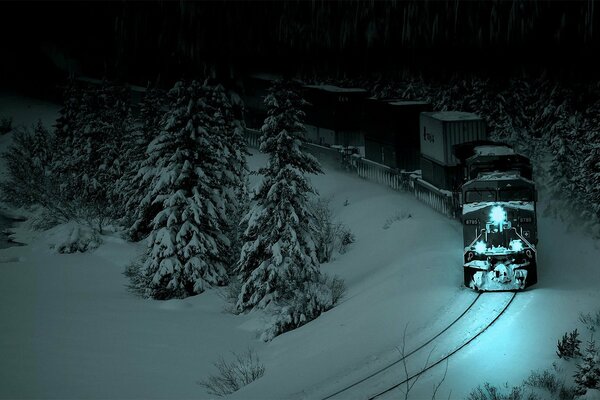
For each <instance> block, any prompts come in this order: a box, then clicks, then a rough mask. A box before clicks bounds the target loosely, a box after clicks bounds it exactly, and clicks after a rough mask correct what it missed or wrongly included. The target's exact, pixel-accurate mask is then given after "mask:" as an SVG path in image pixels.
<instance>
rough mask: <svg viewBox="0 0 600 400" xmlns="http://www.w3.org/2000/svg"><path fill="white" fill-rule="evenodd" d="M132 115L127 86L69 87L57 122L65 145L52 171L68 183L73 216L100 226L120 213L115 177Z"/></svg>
mask: <svg viewBox="0 0 600 400" xmlns="http://www.w3.org/2000/svg"><path fill="white" fill-rule="evenodd" d="M130 117H131V114H130V107H129V102H128V94H127V91H126V89H125V88H122V87H116V86H111V85H109V84H108V83H106V82H104V83H103V84H102V85H101V86H100V87H89V86H88V87H82V86H81V85H79V84H77V83H73V82H71V83H70V84H68V85H67V88H66V90H65V104H64V107H63V108H62V109H61V112H60V116H59V118H58V120H57V123H56V125H55V132H56V138H57V140H58V142H59V143H60V144H61V146H60V152H59V153H58V154H57V156H56V157H54V162H53V165H52V172H53V174H54V175H56V176H60V180H61V181H63V185H62V190H63V191H64V193H65V201H67V202H71V203H73V204H75V203H77V206H76V207H72V208H73V209H77V215H73V219H79V220H86V221H87V222H88V223H89V224H93V225H94V227H95V228H96V229H98V230H102V226H103V224H104V223H105V222H107V220H109V219H111V218H114V217H116V216H118V214H119V204H120V203H119V201H118V190H117V188H116V181H117V179H118V178H119V177H120V175H121V174H122V167H123V163H124V162H125V160H124V159H123V158H122V153H121V143H122V141H123V139H124V137H125V136H127V134H126V131H127V130H128V129H131V126H132V123H131V118H130Z"/></svg>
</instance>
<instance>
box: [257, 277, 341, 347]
mask: <svg viewBox="0 0 600 400" xmlns="http://www.w3.org/2000/svg"><path fill="white" fill-rule="evenodd" d="M345 290H346V289H345V285H344V282H343V281H342V280H341V279H339V278H337V277H333V278H329V277H328V276H327V275H324V274H321V275H320V278H319V280H318V281H317V282H304V283H303V284H301V285H298V286H297V287H289V288H287V289H286V293H285V295H284V297H283V298H281V299H280V300H279V301H278V302H277V305H274V306H272V307H271V313H272V318H271V320H270V322H269V323H268V325H267V327H266V329H265V330H264V332H263V333H262V335H261V339H262V340H264V341H269V340H271V339H273V338H274V337H275V336H277V335H280V334H282V333H284V332H287V331H290V330H292V329H296V328H298V327H300V326H302V325H304V324H306V323H307V322H310V321H312V320H313V319H315V318H317V317H318V316H319V315H321V314H322V313H323V312H325V311H328V310H330V309H332V308H333V307H334V306H335V305H336V304H337V302H338V301H339V300H340V299H341V298H342V296H343V295H344V293H345Z"/></svg>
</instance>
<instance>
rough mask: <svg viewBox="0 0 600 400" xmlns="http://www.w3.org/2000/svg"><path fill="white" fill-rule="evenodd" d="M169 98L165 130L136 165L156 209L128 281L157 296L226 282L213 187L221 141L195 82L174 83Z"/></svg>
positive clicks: (219, 209)
mask: <svg viewBox="0 0 600 400" xmlns="http://www.w3.org/2000/svg"><path fill="white" fill-rule="evenodd" d="M169 96H170V98H171V105H170V108H169V110H168V111H167V112H166V114H165V117H164V123H163V130H162V131H161V132H160V134H159V135H158V137H157V138H156V139H154V140H153V141H152V143H151V144H150V145H149V146H148V161H149V162H148V163H147V165H146V166H145V168H144V169H143V170H142V173H143V174H144V179H145V180H149V187H150V188H151V190H150V191H149V192H148V193H147V196H146V198H145V200H144V201H146V202H147V203H148V204H152V205H158V206H159V208H160V209H161V210H160V211H159V212H158V214H157V215H156V216H155V217H154V219H153V221H152V223H153V230H152V233H151V234H150V237H149V241H148V251H147V258H146V261H145V262H144V264H143V266H142V268H141V270H140V271H139V275H138V276H137V277H135V279H134V280H137V282H138V283H140V282H141V283H140V284H142V285H144V286H145V287H144V294H145V295H146V296H149V297H153V298H155V299H167V298H174V297H186V296H190V295H194V294H198V293H201V292H203V291H204V290H205V289H207V288H208V287H210V286H213V285H221V284H223V283H225V280H226V272H225V267H224V265H225V261H224V258H225V254H227V253H228V251H229V242H228V240H227V238H226V237H225V235H224V234H223V232H222V229H223V225H224V218H225V210H224V207H223V200H222V199H221V197H220V190H219V185H220V180H219V179H220V171H219V162H220V161H219V160H220V158H221V157H222V146H221V144H220V142H219V141H218V140H217V137H216V135H215V134H214V133H213V131H212V130H211V129H210V127H208V126H206V124H205V123H204V120H205V119H206V118H207V117H206V111H207V107H206V103H205V98H204V97H203V96H204V93H203V89H202V87H201V86H200V85H199V84H198V83H197V82H192V83H191V84H189V85H185V84H183V83H178V84H176V85H175V87H174V88H173V89H172V90H171V91H170V93H169ZM140 276H141V278H140Z"/></svg>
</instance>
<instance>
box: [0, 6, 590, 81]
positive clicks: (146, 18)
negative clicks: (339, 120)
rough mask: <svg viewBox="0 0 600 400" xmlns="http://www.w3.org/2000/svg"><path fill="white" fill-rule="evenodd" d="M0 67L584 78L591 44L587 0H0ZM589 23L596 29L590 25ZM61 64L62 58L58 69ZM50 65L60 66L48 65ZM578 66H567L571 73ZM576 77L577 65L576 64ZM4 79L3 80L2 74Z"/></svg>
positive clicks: (162, 73)
mask: <svg viewBox="0 0 600 400" xmlns="http://www.w3.org/2000/svg"><path fill="white" fill-rule="evenodd" d="M0 8H1V10H2V14H3V15H5V16H8V17H9V18H5V19H4V20H5V21H10V22H9V23H8V24H3V27H2V28H1V29H3V30H5V32H2V33H3V34H2V41H4V42H6V43H4V44H5V46H3V49H4V51H3V53H4V54H3V56H4V57H3V58H4V59H5V60H8V61H9V62H8V63H6V64H5V66H4V67H3V68H5V69H7V71H5V72H10V73H11V74H3V75H4V76H5V77H6V76H11V75H12V77H13V78H9V79H10V80H12V79H14V76H15V75H19V76H20V77H21V78H24V77H26V76H29V77H30V78H31V76H32V75H35V76H37V75H39V73H40V72H44V73H45V74H50V72H51V71H53V70H54V71H55V72H56V70H57V68H56V67H55V64H57V63H58V64H60V63H62V64H63V65H62V66H61V68H63V70H64V69H72V70H77V71H76V72H80V73H83V74H85V75H90V76H94V77H101V76H106V77H108V78H110V79H118V80H124V81H130V82H135V83H141V84H145V83H146V82H147V81H151V82H156V80H157V79H158V80H162V81H164V85H167V86H169V85H170V84H171V83H172V81H174V80H176V79H179V78H181V77H182V76H185V77H190V78H193V77H198V76H206V75H215V74H216V75H217V76H218V78H219V80H221V81H227V80H228V79H232V78H235V77H236V76H238V75H239V72H240V71H243V70H245V69H248V68H251V69H264V68H267V67H268V68H271V69H278V70H284V71H285V70H288V71H290V72H292V73H301V74H306V73H314V74H323V73H324V74H327V75H331V74H336V75H340V76H341V75H355V74H365V73H372V72H379V73H381V72H383V73H391V72H394V71H398V70H399V69H402V68H405V67H412V68H416V69H419V70H425V71H426V72H427V71H429V72H431V73H434V74H439V73H448V71H450V72H451V73H454V72H460V71H463V70H486V71H489V72H495V73H496V72H510V73H514V72H515V69H519V70H520V69H522V68H523V67H524V66H525V67H526V68H530V69H532V70H533V71H537V70H539V69H540V68H543V69H551V70H557V71H559V72H560V73H563V74H566V75H567V76H569V75H570V74H573V75H577V76H578V77H580V76H582V75H581V74H582V71H583V72H588V73H593V72H594V71H595V70H596V69H597V68H596V67H597V63H596V62H595V61H594V60H593V54H594V52H595V50H597V49H598V48H599V47H600V46H599V43H600V38H599V35H598V34H597V33H596V32H595V29H594V27H595V26H596V27H599V26H600V25H599V23H600V21H598V19H599V18H598V10H596V8H598V7H597V5H596V4H594V2H593V1H535V0H512V1H464V0H447V1H385V2H384V1H381V2H378V1H323V0H321V1H319V0H314V1H286V2H275V1H273V2H264V1H244V2H240V1H227V2H226V1H223V2H175V1H173V2H164V1H153V2H134V1H120V2H104V3H100V2H81V3H75V2H64V3H54V2H53V3H29V2H28V3H25V4H21V3H18V2H14V3H4V4H2V5H1V6H0ZM596 30H597V29H596ZM65 65H68V66H67V67H65ZM58 70H60V69H58ZM575 71H576V74H575ZM584 75H585V74H584ZM9 79H5V80H7V81H8V80H9Z"/></svg>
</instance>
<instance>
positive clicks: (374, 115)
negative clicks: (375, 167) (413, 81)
mask: <svg viewBox="0 0 600 400" xmlns="http://www.w3.org/2000/svg"><path fill="white" fill-rule="evenodd" d="M431 108H432V107H431V104H429V103H427V102H424V101H405V100H377V99H374V98H369V99H367V100H366V101H365V116H364V119H363V125H362V127H363V128H362V129H363V132H364V135H365V158H367V159H369V160H371V161H374V162H377V163H380V164H383V165H387V166H389V167H392V168H397V169H404V170H411V171H413V170H416V169H419V168H420V164H419V157H420V150H419V147H420V142H419V117H420V114H421V112H425V111H430V110H431Z"/></svg>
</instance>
